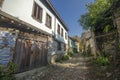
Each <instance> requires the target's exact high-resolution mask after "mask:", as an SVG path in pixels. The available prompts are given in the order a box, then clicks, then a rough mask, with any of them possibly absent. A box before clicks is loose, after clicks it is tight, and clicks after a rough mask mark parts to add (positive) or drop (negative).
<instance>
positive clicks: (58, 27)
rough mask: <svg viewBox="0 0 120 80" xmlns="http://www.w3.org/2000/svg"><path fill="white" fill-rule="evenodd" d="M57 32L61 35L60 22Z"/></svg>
mask: <svg viewBox="0 0 120 80" xmlns="http://www.w3.org/2000/svg"><path fill="white" fill-rule="evenodd" d="M57 32H58V34H59V35H60V25H59V24H58V28H57Z"/></svg>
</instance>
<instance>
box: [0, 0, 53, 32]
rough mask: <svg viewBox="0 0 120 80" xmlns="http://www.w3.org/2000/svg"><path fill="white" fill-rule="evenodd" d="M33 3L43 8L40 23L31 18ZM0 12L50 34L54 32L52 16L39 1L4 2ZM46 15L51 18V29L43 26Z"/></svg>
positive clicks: (16, 0) (15, 0) (11, 0)
mask: <svg viewBox="0 0 120 80" xmlns="http://www.w3.org/2000/svg"><path fill="white" fill-rule="evenodd" d="M34 1H35V2H36V3H38V5H40V7H41V8H43V17H42V23H39V22H38V21H36V20H35V19H33V18H32V10H33V4H34ZM2 11H4V12H6V13H8V14H10V15H12V16H14V17H17V18H19V19H20V20H23V21H25V22H27V23H29V24H32V25H34V26H36V27H37V28H39V29H42V30H44V31H46V32H48V33H50V34H52V31H54V16H53V14H52V13H51V12H50V11H49V10H48V9H47V8H46V7H45V6H44V5H43V4H42V3H41V2H40V1H39V0H5V1H4V3H3V6H2ZM46 13H48V14H49V15H50V16H51V17H52V29H49V28H48V27H46V25H45V21H46Z"/></svg>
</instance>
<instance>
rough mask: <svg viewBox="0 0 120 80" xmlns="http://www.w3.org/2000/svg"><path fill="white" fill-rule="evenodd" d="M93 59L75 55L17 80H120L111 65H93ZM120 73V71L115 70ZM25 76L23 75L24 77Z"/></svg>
mask: <svg viewBox="0 0 120 80" xmlns="http://www.w3.org/2000/svg"><path fill="white" fill-rule="evenodd" d="M92 59H93V57H83V56H82V55H81V54H75V55H74V56H73V57H72V58H71V59H70V60H67V61H63V62H62V63H55V64H53V65H48V66H46V67H45V68H43V69H41V68H40V69H39V68H38V69H35V71H34V70H32V71H30V72H29V73H30V74H28V72H26V73H24V74H25V75H26V74H27V75H26V76H25V77H22V78H21V79H19V78H18V79H17V80H120V78H116V77H118V76H119V74H118V76H116V77H115V76H113V75H114V73H113V72H114V70H113V67H112V66H111V67H110V65H108V66H109V67H108V66H99V65H95V64H93V63H92V61H91V60H92ZM115 71H118V70H115ZM24 74H22V75H23V76H24ZM18 76H21V75H18Z"/></svg>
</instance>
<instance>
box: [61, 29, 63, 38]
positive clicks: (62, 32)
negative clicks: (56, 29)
mask: <svg viewBox="0 0 120 80" xmlns="http://www.w3.org/2000/svg"><path fill="white" fill-rule="evenodd" d="M61 36H62V37H63V28H61Z"/></svg>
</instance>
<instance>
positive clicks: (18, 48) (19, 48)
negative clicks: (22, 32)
mask: <svg viewBox="0 0 120 80" xmlns="http://www.w3.org/2000/svg"><path fill="white" fill-rule="evenodd" d="M44 39H45V40H44V41H43V40H41V41H40V39H39V41H33V40H30V39H24V38H18V39H17V40H16V45H15V54H14V57H13V61H14V62H15V63H17V65H18V72H23V71H27V70H31V69H34V68H37V67H41V66H45V65H46V64H47V38H44Z"/></svg>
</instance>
